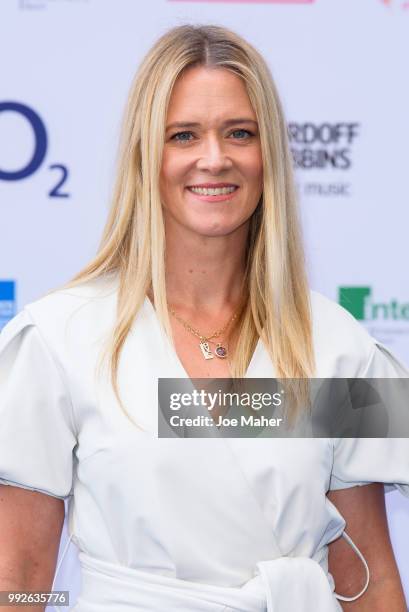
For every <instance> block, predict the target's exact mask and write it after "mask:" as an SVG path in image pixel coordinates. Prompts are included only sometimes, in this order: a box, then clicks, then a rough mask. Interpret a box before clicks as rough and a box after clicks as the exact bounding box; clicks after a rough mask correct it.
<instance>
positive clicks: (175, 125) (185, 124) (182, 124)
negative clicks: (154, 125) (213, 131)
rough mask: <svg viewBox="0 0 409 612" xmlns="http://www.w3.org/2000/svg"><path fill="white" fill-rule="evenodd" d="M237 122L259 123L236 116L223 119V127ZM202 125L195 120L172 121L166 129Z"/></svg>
mask: <svg viewBox="0 0 409 612" xmlns="http://www.w3.org/2000/svg"><path fill="white" fill-rule="evenodd" d="M236 123H252V124H254V125H257V121H255V120H254V119H250V118H249V117H235V118H234V119H227V121H223V123H222V127H229V126H230V125H235V124H236ZM200 125H201V124H200V123H197V122H193V121H175V122H174V123H170V124H169V125H167V126H166V131H167V130H170V129H172V128H197V127H200Z"/></svg>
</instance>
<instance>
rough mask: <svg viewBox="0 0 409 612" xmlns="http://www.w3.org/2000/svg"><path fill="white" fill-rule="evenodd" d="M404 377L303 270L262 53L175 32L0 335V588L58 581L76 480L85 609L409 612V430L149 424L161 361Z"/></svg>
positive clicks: (234, 40) (76, 533) (277, 111)
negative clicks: (270, 434) (205, 430)
mask: <svg viewBox="0 0 409 612" xmlns="http://www.w3.org/2000/svg"><path fill="white" fill-rule="evenodd" d="M408 374H409V373H408V371H407V370H406V369H405V368H404V366H403V365H402V364H400V363H399V362H398V361H397V360H396V359H395V358H394V357H393V356H392V355H391V353H389V352H388V351H387V349H386V348H385V347H384V346H382V345H381V344H379V343H378V342H376V340H374V339H373V338H372V337H370V336H369V335H368V334H367V332H366V331H365V330H364V329H363V328H362V327H361V326H360V325H359V324H358V323H357V322H356V321H355V320H354V319H353V317H352V316H351V315H349V314H348V313H347V312H346V311H345V310H343V309H342V308H341V307H340V306H338V305H337V304H335V303H333V302H331V301H330V300H328V299H326V298H325V297H323V296H322V295H320V294H318V293H316V292H314V291H311V290H310V289H309V288H308V284H307V280H306V274H305V270H304V260H303V251H302V244H301V237H300V231H299V223H298V220H297V211H296V198H295V194H294V185H293V177H292V163H291V158H290V154H289V150H288V145H287V136H286V122H285V119H284V116H283V112H282V109H281V105H280V101H279V97H278V94H277V91H276V89H275V86H274V84H273V81H272V78H271V75H270V72H269V70H268V68H267V65H266V63H265V61H264V60H263V58H262V57H261V56H260V54H259V53H258V52H257V51H256V50H255V49H254V48H253V47H252V46H251V45H250V44H249V43H247V42H246V41H245V40H243V39H242V38H241V37H239V36H238V35H237V34H235V33H233V32H231V31H229V30H227V29H226V28H222V27H217V26H193V25H184V26H178V27H176V28H173V29H171V30H170V31H168V32H167V33H165V34H164V35H163V36H162V37H161V38H160V39H159V40H158V42H157V43H156V44H155V45H154V46H153V48H152V49H151V50H150V51H149V53H148V54H147V56H146V57H145V59H144V60H143V62H142V64H141V66H140V68H139V70H138V73H137V75H136V78H135V81H134V83H133V85H132V88H131V92H130V95H129V101H128V105H127V110H126V115H125V120H124V127H123V136H122V145H121V152H120V159H119V169H118V178H117V182H116V188H115V193H114V197H113V204H112V208H111V211H110V214H109V218H108V221H107V224H106V227H105V231H104V234H103V238H102V242H101V245H100V248H99V251H98V253H97V255H96V257H95V258H94V260H93V261H91V262H90V263H89V264H88V265H87V266H86V268H85V269H84V270H82V271H81V272H80V273H79V274H78V275H77V276H76V277H75V278H74V279H73V281H72V282H71V283H69V284H68V285H66V286H65V287H62V288H59V289H56V290H55V291H53V292H51V293H50V294H48V295H46V296H44V297H42V298H41V299H39V300H37V301H35V302H32V303H31V304H28V305H27V306H26V307H25V308H24V309H23V310H22V311H21V312H20V313H19V314H18V315H17V316H16V317H14V319H12V320H11V321H10V322H9V323H8V325H6V327H5V328H4V329H3V332H2V334H1V336H0V423H1V429H0V482H1V483H2V484H1V485H0V490H1V493H0V590H2V591H5V590H25V591H27V590H33V591H38V590H45V591H48V590H50V588H51V587H52V584H53V576H54V574H55V571H56V557H57V551H58V545H59V538H60V533H61V526H62V523H63V518H64V502H63V500H65V499H68V500H69V517H68V518H69V530H70V538H72V540H73V541H74V542H75V544H76V545H77V546H78V548H79V551H80V553H79V559H80V563H81V571H82V590H81V593H80V596H79V599H78V601H77V603H76V605H75V606H74V610H75V611H76V612H130V611H131V610H132V611H136V610H137V611H141V612H142V611H143V612H153V611H155V612H157V611H164V610H166V611H174V612H193V611H195V612H199V611H200V612H202V611H203V612H205V611H215V612H216V611H219V612H222V611H224V612H227V611H232V610H234V611H238V612H239V611H240V612H262V611H266V610H268V612H272V611H274V612H289V611H292V610H294V611H295V610H297V612H312V610H314V611H316V612H330V611H331V610H333V611H336V610H341V609H342V607H343V609H345V610H359V611H360V612H362V611H366V610H371V612H374V611H376V610H385V609H387V610H388V611H389V612H403V610H405V604H404V596H403V592H402V586H401V583H400V579H399V573H398V570H397V567H396V563H395V560H394V556H393V552H392V548H391V544H390V541H389V536H388V530H387V521H386V516H385V507H384V496H383V484H382V483H386V484H387V483H389V485H390V486H392V485H395V486H396V487H397V488H399V489H400V491H401V492H402V493H404V494H406V495H409V453H408V446H407V441H406V440H402V439H396V440H382V439H368V440H366V441H365V440H360V439H356V440H354V439H343V440H342V439H329V438H319V439H308V438H299V439H286V438H282V439H266V438H264V439H261V438H259V439H257V438H253V439H251V438H244V439H239V438H229V439H227V438H222V437H217V436H215V437H213V438H201V439H177V438H173V439H165V438H159V437H158V436H157V420H158V406H157V380H158V378H160V377H161V378H176V379H178V378H187V379H188V378H193V377H195V378H209V379H214V378H227V377H230V376H233V378H237V377H253V378H258V377H264V378H271V377H282V378H289V379H303V378H306V377H350V378H351V377H361V376H368V377H370V376H373V377H396V376H408ZM357 485H359V486H357ZM342 535H343V536H344V537H341V536H342ZM328 550H329V551H330V554H329V560H328ZM349 600H350V601H349ZM341 606H342V607H341ZM43 607H44V606H41V605H39V606H38V607H37V608H35V607H34V608H31V609H33V610H43ZM7 609H8V608H7V607H6V608H5V610H7ZM11 609H12V608H10V610H11ZM13 609H14V608H13Z"/></svg>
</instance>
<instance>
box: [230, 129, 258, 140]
mask: <svg viewBox="0 0 409 612" xmlns="http://www.w3.org/2000/svg"><path fill="white" fill-rule="evenodd" d="M237 133H239V134H240V133H241V134H243V133H244V134H247V138H250V136H252V135H253V134H252V133H251V132H249V131H248V130H245V129H240V130H234V132H232V134H237ZM239 140H246V138H239Z"/></svg>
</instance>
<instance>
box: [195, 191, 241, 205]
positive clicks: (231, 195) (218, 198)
mask: <svg viewBox="0 0 409 612" xmlns="http://www.w3.org/2000/svg"><path fill="white" fill-rule="evenodd" d="M186 189H187V191H188V192H189V193H190V194H191V195H192V196H193V197H194V198H195V199H198V200H202V201H203V202H224V201H225V200H231V199H232V198H234V196H235V195H236V193H237V192H238V190H239V189H240V187H236V189H235V190H234V191H232V192H231V193H226V194H220V195H200V194H199V193H195V192H194V191H191V190H190V189H189V188H188V187H186Z"/></svg>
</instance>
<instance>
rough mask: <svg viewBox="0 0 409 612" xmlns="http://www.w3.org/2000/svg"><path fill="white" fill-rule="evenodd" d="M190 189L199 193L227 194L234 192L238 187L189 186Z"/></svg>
mask: <svg viewBox="0 0 409 612" xmlns="http://www.w3.org/2000/svg"><path fill="white" fill-rule="evenodd" d="M188 189H189V191H193V193H198V194H199V195H226V194H228V193H233V191H235V190H236V189H237V187H235V186H234V185H233V186H232V187H221V188H207V187H188Z"/></svg>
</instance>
